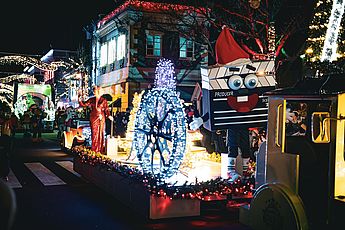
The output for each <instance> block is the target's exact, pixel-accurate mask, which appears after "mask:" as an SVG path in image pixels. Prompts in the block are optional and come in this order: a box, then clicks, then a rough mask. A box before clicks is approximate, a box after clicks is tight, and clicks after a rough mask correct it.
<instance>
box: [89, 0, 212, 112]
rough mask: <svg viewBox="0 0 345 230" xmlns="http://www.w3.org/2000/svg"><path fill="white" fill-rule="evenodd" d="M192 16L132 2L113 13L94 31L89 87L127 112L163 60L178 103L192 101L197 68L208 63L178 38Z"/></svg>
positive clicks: (178, 8) (199, 48) (202, 52)
mask: <svg viewBox="0 0 345 230" xmlns="http://www.w3.org/2000/svg"><path fill="white" fill-rule="evenodd" d="M191 12H194V14H196V13H195V12H197V11H195V10H193V9H192V8H191V7H190V6H183V5H176V4H175V5H173V4H165V3H153V2H145V1H133V0H132V1H126V2H125V3H124V4H123V5H121V6H119V7H117V8H116V9H114V10H113V11H112V12H111V13H109V14H108V15H106V16H105V17H104V18H102V19H101V20H100V21H98V23H97V25H95V27H94V30H93V31H92V38H91V39H92V40H91V41H92V45H91V49H92V67H91V68H90V69H91V73H90V76H91V82H92V84H95V85H99V86H101V87H102V88H103V90H104V93H106V94H110V95H111V96H112V97H113V101H115V100H119V99H120V101H121V103H120V104H121V107H120V110H121V111H125V110H126V108H128V107H131V101H132V99H133V95H134V93H135V92H138V93H139V92H141V91H142V90H144V89H147V88H149V87H150V86H151V85H153V82H154V77H155V68H156V64H157V61H158V60H159V59H160V58H167V59H170V60H171V61H172V62H173V63H174V65H175V72H176V78H177V90H178V92H180V96H181V98H182V99H184V100H185V101H190V100H191V96H192V93H193V90H194V87H195V85H196V83H197V82H200V81H201V75H200V66H201V65H207V61H208V60H207V49H206V47H205V46H203V45H201V44H197V43H196V42H194V41H193V40H192V39H191V38H188V37H187V36H183V35H182V33H181V31H184V32H185V31H186V30H188V26H191V25H188V23H186V21H187V22H188V17H190V14H191ZM194 16H195V15H194ZM194 18H195V17H194ZM181 19H187V20H184V21H183V22H182V21H181ZM183 34H185V33H183Z"/></svg>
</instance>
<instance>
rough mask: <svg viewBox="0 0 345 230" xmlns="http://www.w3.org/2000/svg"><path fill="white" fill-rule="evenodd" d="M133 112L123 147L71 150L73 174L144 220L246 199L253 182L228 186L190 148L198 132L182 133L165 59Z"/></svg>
mask: <svg viewBox="0 0 345 230" xmlns="http://www.w3.org/2000/svg"><path fill="white" fill-rule="evenodd" d="M135 111H136V112H135V114H134V113H133V114H132V116H135V118H134V122H133V124H134V126H130V125H129V127H132V130H131V132H130V133H131V134H130V135H129V136H128V137H127V138H128V139H127V140H126V141H125V143H126V144H124V143H123V142H122V140H121V138H115V140H116V141H115V142H112V141H111V142H109V143H113V144H112V145H109V143H108V146H107V155H105V154H102V153H96V152H93V151H91V150H90V149H89V148H87V147H85V146H77V147H75V148H73V151H74V152H75V153H76V157H75V161H74V170H75V171H76V172H78V173H79V174H81V175H82V176H83V177H85V178H86V179H88V180H89V181H91V182H92V183H95V184H96V185H98V186H99V187H101V188H102V189H104V190H105V191H107V192H109V193H110V194H112V195H113V196H114V197H115V198H116V199H118V200H121V201H123V202H124V203H125V204H126V205H128V206H129V207H131V208H133V209H134V210H137V211H138V212H140V213H141V214H143V215H144V216H146V217H148V218H150V219H161V218H170V217H183V216H198V215H200V209H201V205H200V204H201V202H211V201H221V202H226V201H227V199H228V198H229V197H231V196H236V195H238V196H250V195H251V192H252V188H253V183H252V182H253V181H251V180H250V179H248V180H247V181H240V180H239V181H236V182H234V183H229V182H228V180H226V179H223V178H221V176H220V174H221V165H220V162H219V160H218V161H212V160H211V159H210V158H209V157H205V153H206V151H205V149H204V148H203V147H200V146H197V145H195V142H194V140H196V139H198V138H200V136H199V135H200V134H198V132H192V131H188V127H187V123H186V120H185V119H186V118H185V114H184V110H183V106H182V102H181V100H180V98H179V95H178V93H177V90H176V80H175V74H174V66H173V64H172V62H171V61H170V60H167V59H161V60H160V61H159V62H158V65H157V68H156V78H155V87H153V88H152V89H147V90H146V91H145V92H143V93H141V94H140V102H139V103H138V106H137V108H135ZM132 121H133V120H132ZM128 143H131V144H130V148H129V146H128ZM121 145H122V146H123V145H124V146H126V145H127V147H125V148H123V149H127V154H126V151H124V153H121V152H119V151H118V150H119V149H120V148H119V146H121Z"/></svg>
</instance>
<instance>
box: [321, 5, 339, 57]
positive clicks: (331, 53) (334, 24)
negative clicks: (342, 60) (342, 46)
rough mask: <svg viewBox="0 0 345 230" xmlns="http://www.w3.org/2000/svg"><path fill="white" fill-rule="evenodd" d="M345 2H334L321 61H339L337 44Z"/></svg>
mask: <svg viewBox="0 0 345 230" xmlns="http://www.w3.org/2000/svg"><path fill="white" fill-rule="evenodd" d="M344 7H345V1H344V0H334V1H333V6H332V13H331V16H330V18H329V23H328V26H327V33H326V39H325V43H324V46H323V49H322V55H321V61H325V60H326V61H334V60H336V59H337V55H336V51H337V42H338V34H339V28H340V22H341V19H342V17H343V14H344Z"/></svg>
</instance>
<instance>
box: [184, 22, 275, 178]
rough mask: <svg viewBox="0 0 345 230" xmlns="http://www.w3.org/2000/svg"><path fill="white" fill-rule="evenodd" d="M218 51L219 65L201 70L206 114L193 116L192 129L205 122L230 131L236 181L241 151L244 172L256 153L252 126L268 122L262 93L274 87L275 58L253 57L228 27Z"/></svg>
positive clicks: (231, 170)
mask: <svg viewBox="0 0 345 230" xmlns="http://www.w3.org/2000/svg"><path fill="white" fill-rule="evenodd" d="M215 50H216V61H217V64H216V65H215V66H211V67H208V68H207V69H205V71H202V96H203V97H202V100H203V101H202V102H203V114H204V115H203V116H202V117H199V118H194V120H193V122H191V123H190V128H191V129H193V130H195V129H197V128H199V127H200V126H201V125H202V124H203V125H204V127H205V128H206V129H208V130H210V131H216V130H227V149H225V150H224V153H227V154H228V162H227V166H228V167H227V176H228V178H229V179H230V180H232V181H234V180H237V179H238V178H239V174H238V173H237V171H236V167H235V166H236V158H237V156H238V155H239V152H241V157H242V166H243V172H246V171H247V169H248V162H249V160H250V157H251V156H252V155H253V154H252V151H251V149H250V146H251V144H250V140H249V128H256V127H258V128H266V125H267V115H268V98H267V97H266V96H264V95H263V94H264V93H265V92H267V91H269V90H273V89H275V84H276V81H275V76H274V59H267V60H251V59H250V56H249V54H248V53H246V52H245V51H244V50H243V49H242V48H241V47H240V46H239V44H238V43H237V42H236V41H235V39H234V38H233V36H232V35H231V33H230V31H229V29H228V28H226V27H225V26H224V27H223V28H222V32H221V33H220V35H219V36H218V39H217V42H216V47H215ZM243 172H241V174H243Z"/></svg>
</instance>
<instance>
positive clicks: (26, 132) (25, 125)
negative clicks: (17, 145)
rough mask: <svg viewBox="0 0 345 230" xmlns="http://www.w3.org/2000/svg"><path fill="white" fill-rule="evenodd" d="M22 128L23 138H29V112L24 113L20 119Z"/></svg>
mask: <svg viewBox="0 0 345 230" xmlns="http://www.w3.org/2000/svg"><path fill="white" fill-rule="evenodd" d="M21 122H22V126H23V129H24V137H26V136H30V131H31V113H30V111H29V110H27V111H25V112H24V114H23V117H22V121H21Z"/></svg>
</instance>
